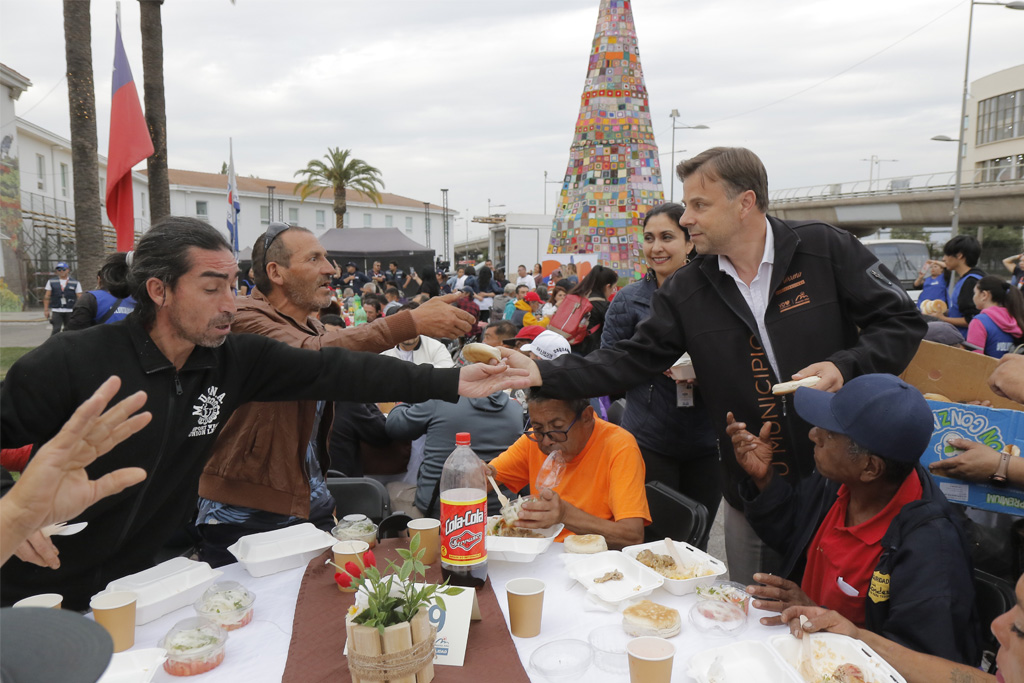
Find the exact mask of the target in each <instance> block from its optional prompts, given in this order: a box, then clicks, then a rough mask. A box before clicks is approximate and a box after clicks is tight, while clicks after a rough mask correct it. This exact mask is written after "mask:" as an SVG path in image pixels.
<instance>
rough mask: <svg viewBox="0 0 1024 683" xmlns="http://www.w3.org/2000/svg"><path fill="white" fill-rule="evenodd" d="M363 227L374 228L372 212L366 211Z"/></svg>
mask: <svg viewBox="0 0 1024 683" xmlns="http://www.w3.org/2000/svg"><path fill="white" fill-rule="evenodd" d="M363 227H364V228H372V227H373V214H372V213H364V214H363Z"/></svg>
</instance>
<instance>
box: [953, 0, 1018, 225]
mask: <svg viewBox="0 0 1024 683" xmlns="http://www.w3.org/2000/svg"><path fill="white" fill-rule="evenodd" d="M975 5H998V6H1000V7H1005V8H1007V9H1020V10H1024V1H1020V0H1016V1H1015V2H979V1H978V0H971V7H970V12H969V13H968V15H967V53H966V56H965V57H964V90H963V94H962V95H961V96H960V124H959V125H960V136H959V139H958V143H959V144H958V145H957V147H956V181H955V182H954V184H953V212H952V214H951V216H952V221H951V222H950V226H951V228H952V230H951V234H952V236H953V237H956V235H957V234H958V233H959V231H960V185H961V181H962V178H961V174H962V173H963V168H964V135H965V131H966V128H967V126H966V125H964V121H965V120H966V119H967V82H968V81H967V79H968V74H969V73H970V68H971V28H972V26H973V25H974V6H975Z"/></svg>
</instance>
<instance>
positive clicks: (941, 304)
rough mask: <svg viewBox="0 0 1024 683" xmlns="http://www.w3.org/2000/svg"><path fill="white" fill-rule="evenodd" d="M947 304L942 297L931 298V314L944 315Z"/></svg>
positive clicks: (947, 308)
mask: <svg viewBox="0 0 1024 683" xmlns="http://www.w3.org/2000/svg"><path fill="white" fill-rule="evenodd" d="M948 310H949V306H947V305H946V302H945V301H943V300H942V299H932V315H944V314H945V313H946V311H948Z"/></svg>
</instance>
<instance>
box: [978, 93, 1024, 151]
mask: <svg viewBox="0 0 1024 683" xmlns="http://www.w3.org/2000/svg"><path fill="white" fill-rule="evenodd" d="M1019 137H1024V89H1021V90H1014V91H1013V92H1007V93H1003V94H1002V95H996V96H995V97H990V98H988V99H987V100H982V101H981V102H978V130H977V134H976V136H975V144H976V145H984V144H985V143H988V142H997V141H999V140H1009V139H1010V138H1019Z"/></svg>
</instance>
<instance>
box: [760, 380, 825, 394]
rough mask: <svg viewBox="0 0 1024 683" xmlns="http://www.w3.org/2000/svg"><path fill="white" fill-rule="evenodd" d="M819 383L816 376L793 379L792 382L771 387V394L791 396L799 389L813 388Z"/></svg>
mask: <svg viewBox="0 0 1024 683" xmlns="http://www.w3.org/2000/svg"><path fill="white" fill-rule="evenodd" d="M820 381H821V378H820V377H818V376H817V375H811V376H810V377H804V378H803V379H795V380H793V381H792V382H780V383H778V384H776V385H775V386H773V387H772V393H773V394H775V395H776V396H782V395H783V394H792V393H793V392H794V391H796V390H797V389H799V388H800V387H813V386H814V385H815V384H817V383H818V382H820Z"/></svg>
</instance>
